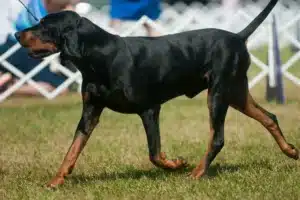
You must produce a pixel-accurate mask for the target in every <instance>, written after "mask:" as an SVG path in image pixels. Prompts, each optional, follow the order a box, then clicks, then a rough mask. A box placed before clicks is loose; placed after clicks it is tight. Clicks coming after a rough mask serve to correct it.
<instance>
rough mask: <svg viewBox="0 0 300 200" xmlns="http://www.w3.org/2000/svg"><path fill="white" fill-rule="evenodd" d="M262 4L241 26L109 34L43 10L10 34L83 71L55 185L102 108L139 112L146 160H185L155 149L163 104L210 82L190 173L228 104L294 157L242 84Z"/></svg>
mask: <svg viewBox="0 0 300 200" xmlns="http://www.w3.org/2000/svg"><path fill="white" fill-rule="evenodd" d="M276 3H277V0H271V1H270V2H269V3H268V5H267V6H266V8H265V9H264V10H263V11H262V12H261V13H260V14H259V15H258V16H257V17H256V18H255V19H254V20H253V21H252V22H251V23H250V24H249V25H248V26H247V27H246V28H245V29H244V30H242V31H241V32H239V33H237V34H235V33H232V32H228V31H224V30H219V29H202V30H194V31H187V32H183V33H178V34H172V35H166V36H161V37H155V38H151V37H120V36H117V35H112V34H110V33H108V32H106V31H104V30H103V29H101V28H100V27H98V26H97V25H95V24H94V23H92V22H91V21H89V20H88V19H86V18H84V17H80V16H79V15H78V14H76V13H75V12H71V11H63V12H59V13H55V14H49V15H47V16H46V17H44V18H43V19H42V20H41V21H40V23H39V24H37V25H36V26H33V27H31V28H28V29H25V30H23V31H20V32H17V33H16V34H15V36H16V38H17V39H18V41H19V42H20V44H21V45H22V46H23V47H26V48H27V49H28V50H29V54H30V55H31V56H32V57H34V58H43V57H46V56H49V55H51V54H54V53H58V52H60V56H61V62H62V64H63V65H65V66H75V67H76V68H77V69H78V70H79V71H80V72H81V74H82V77H83V83H82V97H83V98H82V100H83V111H82V116H81V119H80V122H79V124H78V127H77V130H76V133H75V137H74V140H73V143H72V145H71V146H70V149H69V151H68V153H67V155H66V156H65V159H64V161H63V163H62V165H61V167H60V169H59V170H58V172H57V174H56V176H55V177H54V178H53V179H52V180H51V181H50V182H49V183H48V186H49V187H51V188H52V187H55V186H57V185H59V184H62V183H63V182H64V178H65V176H66V175H68V174H70V173H71V172H72V169H73V168H74V165H75V162H76V160H77V158H78V156H79V154H80V152H81V151H82V149H83V148H84V146H85V144H86V142H87V141H88V139H89V137H90V135H91V133H92V131H93V129H94V128H95V126H96V125H97V123H98V121H99V117H100V115H101V113H102V111H103V109H104V108H109V109H111V110H114V111H117V112H121V113H128V114H138V115H139V116H140V117H141V119H142V122H143V125H144V128H145V131H146V135H147V141H148V148H149V156H150V161H151V162H152V163H153V164H154V165H156V166H157V167H161V168H164V169H179V168H182V167H185V166H186V162H185V161H184V159H181V158H178V159H175V160H170V159H167V157H166V155H165V153H162V152H161V142H160V130H159V114H160V108H161V105H162V104H163V103H165V102H167V101H169V100H171V99H173V98H175V97H178V96H181V95H185V96H187V97H189V98H193V97H195V96H196V95H197V94H199V93H200V92H201V91H203V90H205V89H208V98H207V102H208V109H209V116H210V119H209V121H210V140H209V144H208V148H207V151H206V153H205V155H204V156H203V158H202V159H201V161H200V163H199V165H197V167H196V168H195V169H194V170H193V171H192V172H191V174H190V175H191V177H193V178H200V177H201V176H203V175H204V174H205V173H206V171H207V169H208V167H209V166H210V164H211V162H212V161H213V160H214V158H215V157H216V156H217V154H218V153H219V152H220V151H221V149H222V148H223V146H224V122H225V116H226V113H227V110H228V107H229V106H231V107H233V108H235V109H237V110H239V111H240V112H242V113H244V114H245V115H247V116H249V117H251V118H254V119H255V120H257V121H258V122H260V123H261V124H262V125H263V126H264V127H265V128H266V129H267V130H268V131H269V132H270V133H271V134H272V136H273V137H274V139H275V140H276V142H277V143H278V145H279V147H280V149H281V150H282V152H283V153H285V154H286V155H287V156H289V157H291V158H294V159H298V158H299V153H298V150H297V149H296V148H295V147H294V146H293V145H291V144H288V143H287V142H286V140H285V138H284V136H283V134H282V132H281V130H280V127H279V125H278V121H277V119H276V116H275V115H274V114H271V113H269V112H268V111H266V110H265V109H263V108H262V107H260V106H259V105H258V104H257V103H256V102H255V101H254V100H253V98H252V97H251V95H250V93H249V90H248V79H247V70H248V68H249V66H250V56H249V53H248V50H247V47H246V40H247V38H248V37H249V36H250V35H251V34H252V33H253V32H254V31H255V30H256V29H257V27H258V26H259V25H260V24H261V23H262V22H263V21H264V20H265V18H266V17H267V16H268V14H269V13H270V11H271V10H272V9H273V7H274V6H275V5H276Z"/></svg>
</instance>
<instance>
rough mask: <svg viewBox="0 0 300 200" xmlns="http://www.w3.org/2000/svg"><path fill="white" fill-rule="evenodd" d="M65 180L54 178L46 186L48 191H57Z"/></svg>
mask: <svg viewBox="0 0 300 200" xmlns="http://www.w3.org/2000/svg"><path fill="white" fill-rule="evenodd" d="M64 182H65V179H64V178H63V177H54V178H53V179H52V180H51V181H49V182H48V183H47V185H46V188H47V189H56V188H57V187H58V186H59V185H62V184H64Z"/></svg>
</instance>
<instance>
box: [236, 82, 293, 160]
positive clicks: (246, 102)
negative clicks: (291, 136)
mask: <svg viewBox="0 0 300 200" xmlns="http://www.w3.org/2000/svg"><path fill="white" fill-rule="evenodd" d="M243 89H244V90H245V91H246V94H245V98H239V99H235V100H232V101H231V102H232V103H231V106H232V107H233V108H235V109H236V110H239V111H240V112H242V113H244V114H245V115H247V116H248V117H251V118H253V119H255V120H256V121H258V122H260V123H261V124H262V125H263V126H264V127H265V128H266V129H267V130H268V131H269V132H270V133H271V135H272V136H273V138H274V139H275V141H276V142H277V144H278V145H279V147H280V149H281V151H282V152H283V153H284V154H285V155H287V156H288V157H290V158H293V159H295V160H297V159H299V151H298V149H297V148H295V147H294V146H293V145H292V144H289V143H287V141H286V139H285V137H284V135H283V133H282V131H281V129H280V127H279V123H278V120H277V118H276V116H275V115H274V114H272V113H270V112H268V111H266V110H265V109H263V108H262V107H260V106H259V105H258V104H257V103H256V102H255V101H254V100H253V98H252V96H251V95H250V93H249V92H248V87H246V88H243ZM243 93H244V92H243Z"/></svg>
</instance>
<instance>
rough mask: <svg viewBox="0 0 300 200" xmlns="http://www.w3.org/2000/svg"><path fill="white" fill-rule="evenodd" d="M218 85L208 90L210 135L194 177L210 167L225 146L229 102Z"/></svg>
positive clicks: (199, 175)
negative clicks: (225, 126)
mask: <svg viewBox="0 0 300 200" xmlns="http://www.w3.org/2000/svg"><path fill="white" fill-rule="evenodd" d="M218 90H219V87H218V86H216V87H214V88H211V89H209V90H208V96H207V105H208V109H209V117H210V118H209V122H210V137H209V144H208V147H207V151H206V152H205V154H204V157H203V158H202V159H201V161H200V163H199V164H198V165H197V166H196V168H195V169H194V170H193V171H192V172H191V174H190V176H191V177H192V178H196V179H198V178H200V177H201V176H203V175H204V174H205V173H206V171H207V169H208V168H209V166H210V164H211V163H212V161H213V160H214V159H215V157H216V156H217V154H218V153H219V152H220V151H221V150H222V148H223V146H224V123H225V117H226V113H227V110H228V107H229V105H228V103H227V102H226V100H225V96H224V94H223V93H220V91H218Z"/></svg>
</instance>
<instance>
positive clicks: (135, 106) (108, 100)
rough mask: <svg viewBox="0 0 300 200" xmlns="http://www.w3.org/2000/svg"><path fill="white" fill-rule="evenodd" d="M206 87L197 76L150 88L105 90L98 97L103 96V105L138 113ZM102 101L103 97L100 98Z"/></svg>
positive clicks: (198, 91) (196, 92)
mask: <svg viewBox="0 0 300 200" xmlns="http://www.w3.org/2000/svg"><path fill="white" fill-rule="evenodd" d="M205 89H207V80H206V79H205V78H202V79H201V78H200V77H198V78H197V79H189V80H186V81H185V82H181V81H180V82H178V83H177V84H170V85H169V84H166V83H164V84H162V85H157V86H156V87H152V88H151V89H149V88H148V89H146V88H144V87H141V88H138V89H137V88H132V87H126V88H118V89H114V90H112V91H105V95H104V94H100V95H99V97H103V96H105V99H104V103H105V106H106V107H107V108H109V109H111V110H113V111H116V112H120V113H140V112H142V111H144V110H146V109H149V108H151V107H153V106H155V105H160V104H163V103H165V102H167V101H169V100H171V99H173V98H176V97H178V96H182V95H185V96H187V97H189V98H193V97H195V96H196V95H197V94H199V93H200V92H201V91H203V90H205ZM101 101H103V99H101Z"/></svg>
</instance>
